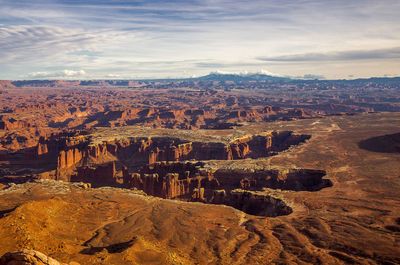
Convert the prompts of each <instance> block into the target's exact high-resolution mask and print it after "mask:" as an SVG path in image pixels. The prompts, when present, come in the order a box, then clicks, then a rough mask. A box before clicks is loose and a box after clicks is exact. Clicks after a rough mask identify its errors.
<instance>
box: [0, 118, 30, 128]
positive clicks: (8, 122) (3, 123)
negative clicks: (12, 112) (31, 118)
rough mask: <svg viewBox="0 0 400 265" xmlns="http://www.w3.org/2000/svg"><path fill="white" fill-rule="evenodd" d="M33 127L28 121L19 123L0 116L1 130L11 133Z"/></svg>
mask: <svg viewBox="0 0 400 265" xmlns="http://www.w3.org/2000/svg"><path fill="white" fill-rule="evenodd" d="M31 126H32V125H31V124H30V123H28V122H26V121H18V120H15V119H13V118H11V119H7V118H3V117H1V116H0V130H5V131H11V130H17V129H27V128H30V127H31Z"/></svg>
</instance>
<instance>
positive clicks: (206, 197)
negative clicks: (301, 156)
mask: <svg viewBox="0 0 400 265" xmlns="http://www.w3.org/2000/svg"><path fill="white" fill-rule="evenodd" d="M325 174H326V173H325V171H322V170H310V169H290V170H257V171H254V170H252V171H250V170H247V171H246V170H217V171H213V170H205V169H203V168H202V163H200V162H199V163H190V162H187V163H181V162H170V163H167V162H157V163H155V164H152V165H147V166H144V167H143V168H142V169H140V171H139V172H138V173H129V172H128V170H127V168H123V182H122V183H123V184H122V185H123V186H124V187H126V188H135V189H140V190H143V191H144V192H145V193H147V194H149V195H153V196H157V197H161V198H165V199H179V200H186V201H201V202H206V203H212V204H225V205H228V206H232V207H234V208H236V209H239V210H241V211H244V212H246V213H249V214H253V215H260V216H271V217H273V216H278V215H287V214H290V213H292V209H291V208H290V207H289V206H287V205H286V204H285V202H283V201H282V200H281V199H279V198H275V197H273V196H272V195H269V194H268V193H263V192H256V191H263V189H265V188H269V189H282V190H294V191H301V190H305V191H317V190H320V189H322V188H326V187H330V186H332V182H331V181H330V180H329V179H323V177H324V176H325Z"/></svg>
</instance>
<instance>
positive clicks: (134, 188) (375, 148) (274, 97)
mask: <svg viewBox="0 0 400 265" xmlns="http://www.w3.org/2000/svg"><path fill="white" fill-rule="evenodd" d="M209 78H214V77H209ZM358 85H360V87H358ZM0 86H1V89H0V91H1V92H0V93H1V95H0V237H1V238H3V239H4V240H2V241H1V242H0V256H1V255H4V256H3V259H2V260H1V261H0V262H13V261H11V259H12V258H14V257H16V258H18V257H22V256H24V255H27V256H29V255H30V256H29V257H31V258H32V259H34V258H37V257H39V256H40V257H42V258H44V259H48V260H50V258H46V257H47V256H49V257H51V258H54V259H57V260H59V261H63V262H67V263H68V262H69V264H75V263H76V262H79V264H273V263H275V264H289V263H293V264H348V263H355V264H397V263H400V253H399V251H398V249H399V242H400V241H399V231H400V230H399V229H400V222H399V218H400V216H399V214H398V213H399V205H400V204H399V200H398V198H399V192H398V191H399V189H398V185H399V174H398V172H400V168H399V164H400V163H399V159H400V158H399V150H398V149H399V148H398V145H399V137H398V136H399V128H398V124H399V122H400V116H399V114H398V113H397V112H396V111H397V108H398V107H399V106H398V102H397V101H396V97H397V90H398V89H397V83H396V82H395V80H391V79H390V80H388V81H387V82H386V83H385V81H381V80H364V81H363V80H358V81H354V82H347V83H346V82H341V81H332V82H330V81H312V82H311V81H298V82H294V81H293V82H292V81H290V80H280V81H279V82H278V81H276V82H275V81H274V82H272V81H271V82H270V81H263V80H258V81H243V80H239V81H238V80H236V81H230V80H227V81H223V82H221V81H215V80H195V79H193V80H184V81H182V80H181V81H176V80H175V81H171V80H158V81H122V80H120V81H118V80H116V81H107V80H93V81H90V80H87V81H60V80H57V81H55V80H38V81H29V80H28V81H2V82H0ZM361 86H362V87H361ZM350 88H352V89H350ZM389 95H391V97H392V99H391V98H390V97H389ZM367 102H368V103H367ZM382 110H383V111H384V112H380V111H382ZM23 249H26V250H25V251H23ZM6 253H9V254H6ZM42 253H43V254H42ZM21 255H22V256H21ZM51 261H52V262H55V260H54V261H53V260H51ZM0 264H1V263H0ZM5 264H7V263H5Z"/></svg>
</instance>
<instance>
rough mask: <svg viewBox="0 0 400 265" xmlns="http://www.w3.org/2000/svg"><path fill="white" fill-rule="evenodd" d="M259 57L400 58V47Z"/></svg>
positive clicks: (311, 59) (281, 59) (287, 59)
mask: <svg viewBox="0 0 400 265" xmlns="http://www.w3.org/2000/svg"><path fill="white" fill-rule="evenodd" d="M257 59H258V60H260V61H267V62H308V61H309V62H320V61H357V60H383V59H400V47H395V48H389V49H378V50H366V51H340V52H328V53H305V54H293V55H283V56H275V57H258V58H257Z"/></svg>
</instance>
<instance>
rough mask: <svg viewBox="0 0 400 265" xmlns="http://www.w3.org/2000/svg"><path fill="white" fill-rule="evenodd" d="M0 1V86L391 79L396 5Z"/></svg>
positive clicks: (399, 23) (272, 0)
mask: <svg viewBox="0 0 400 265" xmlns="http://www.w3.org/2000/svg"><path fill="white" fill-rule="evenodd" d="M0 3H1V7H0V69H1V70H2V71H1V73H0V79H12V80H17V79H49V78H55V79H143V78H168V77H170V78H176V77H191V76H201V75H206V74H208V73H210V72H215V71H221V72H229V73H243V72H265V73H270V74H273V75H279V76H291V77H298V76H318V77H321V78H328V79H338V78H359V77H373V76H400V70H399V69H400V60H399V59H400V34H398V32H400V16H398V14H399V13H400V2H399V1H397V0H386V1H372V0H363V1H361V0H349V1H344V0H338V1H328V0H318V1H317V0H297V1H289V0H281V1H278V0H268V1H259V0H253V1H230V0H203V1H182V0H179V1H160V0H148V1H145V0H136V1H129V0H111V1H104V0H100V1H94V0H86V1H75V0H70V1H65V0H64V1H62V0H44V1H34V0H21V1H18V2H16V1H12V0H0Z"/></svg>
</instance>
